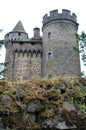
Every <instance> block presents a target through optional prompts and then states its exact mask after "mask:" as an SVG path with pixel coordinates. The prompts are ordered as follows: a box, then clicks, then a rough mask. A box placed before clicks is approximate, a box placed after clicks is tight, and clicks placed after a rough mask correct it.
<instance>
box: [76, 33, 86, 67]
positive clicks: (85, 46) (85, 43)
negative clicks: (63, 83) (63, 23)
mask: <svg viewBox="0 0 86 130" xmlns="http://www.w3.org/2000/svg"><path fill="white" fill-rule="evenodd" d="M77 38H78V43H79V52H80V54H81V57H82V61H83V62H84V65H86V34H85V32H82V33H81V35H77Z"/></svg>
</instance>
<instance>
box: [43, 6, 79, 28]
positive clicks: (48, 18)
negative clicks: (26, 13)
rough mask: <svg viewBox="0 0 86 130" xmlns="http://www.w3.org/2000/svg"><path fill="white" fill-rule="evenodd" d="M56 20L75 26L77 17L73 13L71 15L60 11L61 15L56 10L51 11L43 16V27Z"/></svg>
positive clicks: (65, 11)
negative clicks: (69, 22)
mask: <svg viewBox="0 0 86 130" xmlns="http://www.w3.org/2000/svg"><path fill="white" fill-rule="evenodd" d="M57 20H68V21H71V22H73V23H74V24H75V25H78V24H77V16H76V14H75V13H72V14H71V12H70V11H69V10H65V9H63V10H62V13H59V12H58V10H53V11H50V14H49V16H48V14H45V15H44V17H43V26H45V25H46V24H48V23H50V22H52V21H57Z"/></svg>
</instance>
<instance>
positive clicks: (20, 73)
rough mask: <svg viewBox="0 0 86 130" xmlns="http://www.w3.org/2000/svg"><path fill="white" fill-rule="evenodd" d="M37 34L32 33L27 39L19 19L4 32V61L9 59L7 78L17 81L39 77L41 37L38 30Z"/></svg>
mask: <svg viewBox="0 0 86 130" xmlns="http://www.w3.org/2000/svg"><path fill="white" fill-rule="evenodd" d="M37 36H38V38H37ZM37 36H35V35H34V37H33V38H32V39H29V38H28V34H27V33H26V32H25V30H24V27H23V25H22V23H21V21H19V22H18V23H17V25H16V26H15V27H14V29H13V30H12V31H11V32H9V33H8V34H6V36H5V40H6V61H9V64H8V66H7V68H8V71H7V76H6V77H7V80H10V81H17V80H28V79H33V78H40V77H41V64H42V58H41V56H42V39H41V37H40V33H39V32H38V34H37ZM39 37H40V39H39Z"/></svg>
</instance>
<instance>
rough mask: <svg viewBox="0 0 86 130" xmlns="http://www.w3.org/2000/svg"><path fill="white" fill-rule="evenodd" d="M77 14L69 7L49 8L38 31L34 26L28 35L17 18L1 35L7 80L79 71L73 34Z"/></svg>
mask: <svg viewBox="0 0 86 130" xmlns="http://www.w3.org/2000/svg"><path fill="white" fill-rule="evenodd" d="M77 30H78V23H77V17H76V15H75V14H74V13H72V14H71V12H70V11H69V10H65V9H63V10H62V13H58V10H53V11H50V14H49V16H48V15H47V14H46V15H45V16H44V17H43V26H42V32H43V36H42V37H41V36H40V29H39V28H37V27H36V28H34V36H33V37H32V38H29V37H28V34H27V33H26V32H25V30H24V27H23V25H22V23H21V21H19V22H18V23H17V25H16V26H15V27H14V29H13V30H12V31H11V32H9V33H7V34H6V35H5V41H6V45H5V46H6V61H7V62H8V61H9V64H8V66H7V68H8V71H7V76H6V78H7V80H10V81H17V80H28V79H34V78H37V79H38V78H41V77H48V78H53V77H57V76H78V75H79V74H80V60H79V54H78V52H77V51H75V49H74V48H78V43H77V38H76V35H75V34H76V33H77Z"/></svg>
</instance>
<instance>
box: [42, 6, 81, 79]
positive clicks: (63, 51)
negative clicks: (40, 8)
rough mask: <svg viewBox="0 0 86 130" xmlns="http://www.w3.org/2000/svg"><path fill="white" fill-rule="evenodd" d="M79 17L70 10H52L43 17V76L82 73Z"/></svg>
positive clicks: (76, 74)
mask: <svg viewBox="0 0 86 130" xmlns="http://www.w3.org/2000/svg"><path fill="white" fill-rule="evenodd" d="M77 29H78V23H77V17H76V15H75V14H74V13H72V14H71V12H70V11H69V10H65V9H63V10H62V13H58V10H54V11H50V15H49V16H48V15H47V14H46V15H45V16H44V17H43V27H42V30H43V77H57V76H60V75H61V76H78V75H79V74H80V61H79V54H78V52H77V51H75V50H74V48H78V43H77V38H76V35H75V34H76V33H77Z"/></svg>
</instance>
